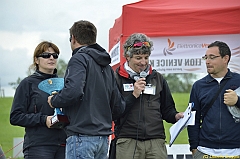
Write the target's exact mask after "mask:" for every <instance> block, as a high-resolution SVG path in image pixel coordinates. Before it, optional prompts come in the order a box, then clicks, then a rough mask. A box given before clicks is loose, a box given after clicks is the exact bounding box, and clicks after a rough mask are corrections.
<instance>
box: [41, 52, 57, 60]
mask: <svg viewBox="0 0 240 159" xmlns="http://www.w3.org/2000/svg"><path fill="white" fill-rule="evenodd" d="M51 56H53V58H54V59H57V58H58V53H49V52H43V53H41V54H39V55H38V56H37V57H42V58H45V59H47V58H50V57H51Z"/></svg>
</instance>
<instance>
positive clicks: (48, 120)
mask: <svg viewBox="0 0 240 159" xmlns="http://www.w3.org/2000/svg"><path fill="white" fill-rule="evenodd" d="M52 117H53V116H47V119H46V125H47V127H48V128H50V126H51V125H52V121H51V119H52Z"/></svg>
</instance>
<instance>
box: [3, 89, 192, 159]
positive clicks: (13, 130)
mask: <svg viewBox="0 0 240 159" xmlns="http://www.w3.org/2000/svg"><path fill="white" fill-rule="evenodd" d="M173 98H174V101H175V104H176V108H177V110H178V111H179V112H183V111H185V109H186V108H187V106H188V99H189V94H188V93H173ZM12 100H13V98H11V97H7V98H0V127H1V131H0V146H1V147H2V150H3V151H4V152H5V153H6V157H12V155H13V151H12V148H13V147H14V145H13V138H14V137H23V135H24V128H22V127H18V126H12V125H11V124H10V123H9V113H10V110H11V105H12ZM164 125H165V132H166V136H167V138H166V141H167V144H169V140H170V138H169V128H170V127H171V126H172V124H169V123H166V122H165V123H164ZM187 143H188V137H187V131H186V129H184V130H183V131H182V132H181V133H180V134H179V136H178V137H177V139H176V140H175V141H174V144H187ZM0 156H1V154H0Z"/></svg>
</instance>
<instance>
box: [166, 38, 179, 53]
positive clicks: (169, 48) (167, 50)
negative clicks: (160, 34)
mask: <svg viewBox="0 0 240 159" xmlns="http://www.w3.org/2000/svg"><path fill="white" fill-rule="evenodd" d="M174 50H176V48H174V42H171V40H170V39H168V48H166V47H165V48H164V49H163V54H164V55H165V56H167V54H168V55H172V52H173V51H174Z"/></svg>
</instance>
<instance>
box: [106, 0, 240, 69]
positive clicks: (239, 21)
mask: <svg viewBox="0 0 240 159" xmlns="http://www.w3.org/2000/svg"><path fill="white" fill-rule="evenodd" d="M136 32H139V33H144V34H146V35H148V36H149V37H150V38H151V37H166V36H198V35H218V34H221V35H223V34H237V35H238V36H239V37H240V1H238V0H210V1H209V0H201V1H198V0H142V1H139V2H136V3H132V4H127V5H124V6H123V7H122V15H121V16H120V17H119V18H118V19H116V20H115V23H114V26H113V27H112V28H111V29H110V30H109V50H111V49H112V48H113V46H114V45H116V44H117V43H118V42H120V62H119V63H123V62H125V58H124V57H123V55H122V52H123V50H122V43H124V42H125V40H126V38H127V37H128V36H129V35H131V34H132V33H136ZM239 41H240V39H239ZM238 43H239V42H238ZM237 49H238V48H237ZM239 52H240V45H239ZM110 54H111V52H110ZM119 63H117V64H116V65H114V66H113V68H114V69H115V68H116V67H117V66H118V65H119Z"/></svg>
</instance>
